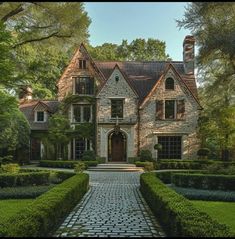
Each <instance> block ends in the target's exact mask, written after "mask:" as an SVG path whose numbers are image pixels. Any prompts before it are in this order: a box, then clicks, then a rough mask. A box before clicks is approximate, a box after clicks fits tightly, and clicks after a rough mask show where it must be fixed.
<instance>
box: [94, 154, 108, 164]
mask: <svg viewBox="0 0 235 239" xmlns="http://www.w3.org/2000/svg"><path fill="white" fill-rule="evenodd" d="M96 161H97V162H98V163H106V158H105V157H98V156H97V157H96Z"/></svg>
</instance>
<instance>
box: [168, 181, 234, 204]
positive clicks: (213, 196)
mask: <svg viewBox="0 0 235 239" xmlns="http://www.w3.org/2000/svg"><path fill="white" fill-rule="evenodd" d="M169 187H170V188H172V189H173V190H175V191H176V192H177V193H179V194H181V195H183V196H184V197H186V198H187V199H190V200H205V201H222V202H235V191H227V192H226V191H221V190H204V189H195V188H181V187H176V186H174V185H169Z"/></svg>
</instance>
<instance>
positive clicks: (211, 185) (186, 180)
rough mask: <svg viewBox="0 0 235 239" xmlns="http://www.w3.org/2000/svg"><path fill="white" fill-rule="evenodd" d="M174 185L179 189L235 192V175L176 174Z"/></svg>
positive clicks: (173, 177) (173, 176)
mask: <svg viewBox="0 0 235 239" xmlns="http://www.w3.org/2000/svg"><path fill="white" fill-rule="evenodd" d="M172 183H173V184H174V185H175V186H178V187H189V188H199V189H218V190H224V191H227V190H233V191H234V190H235V176H234V175H216V174H185V173H174V174H173V175H172Z"/></svg>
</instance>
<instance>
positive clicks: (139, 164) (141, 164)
mask: <svg viewBox="0 0 235 239" xmlns="http://www.w3.org/2000/svg"><path fill="white" fill-rule="evenodd" d="M148 163H149V162H140V161H136V162H135V165H136V167H143V168H144V167H145V165H148Z"/></svg>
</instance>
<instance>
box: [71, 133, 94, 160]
mask: <svg viewBox="0 0 235 239" xmlns="http://www.w3.org/2000/svg"><path fill="white" fill-rule="evenodd" d="M73 142H74V146H75V147H73ZM90 144H91V142H90V140H88V139H85V138H82V139H74V141H73V140H72V143H71V146H72V147H71V151H72V154H73V149H74V158H75V159H81V158H82V156H83V153H84V151H86V150H90V149H91V147H90Z"/></svg>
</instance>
